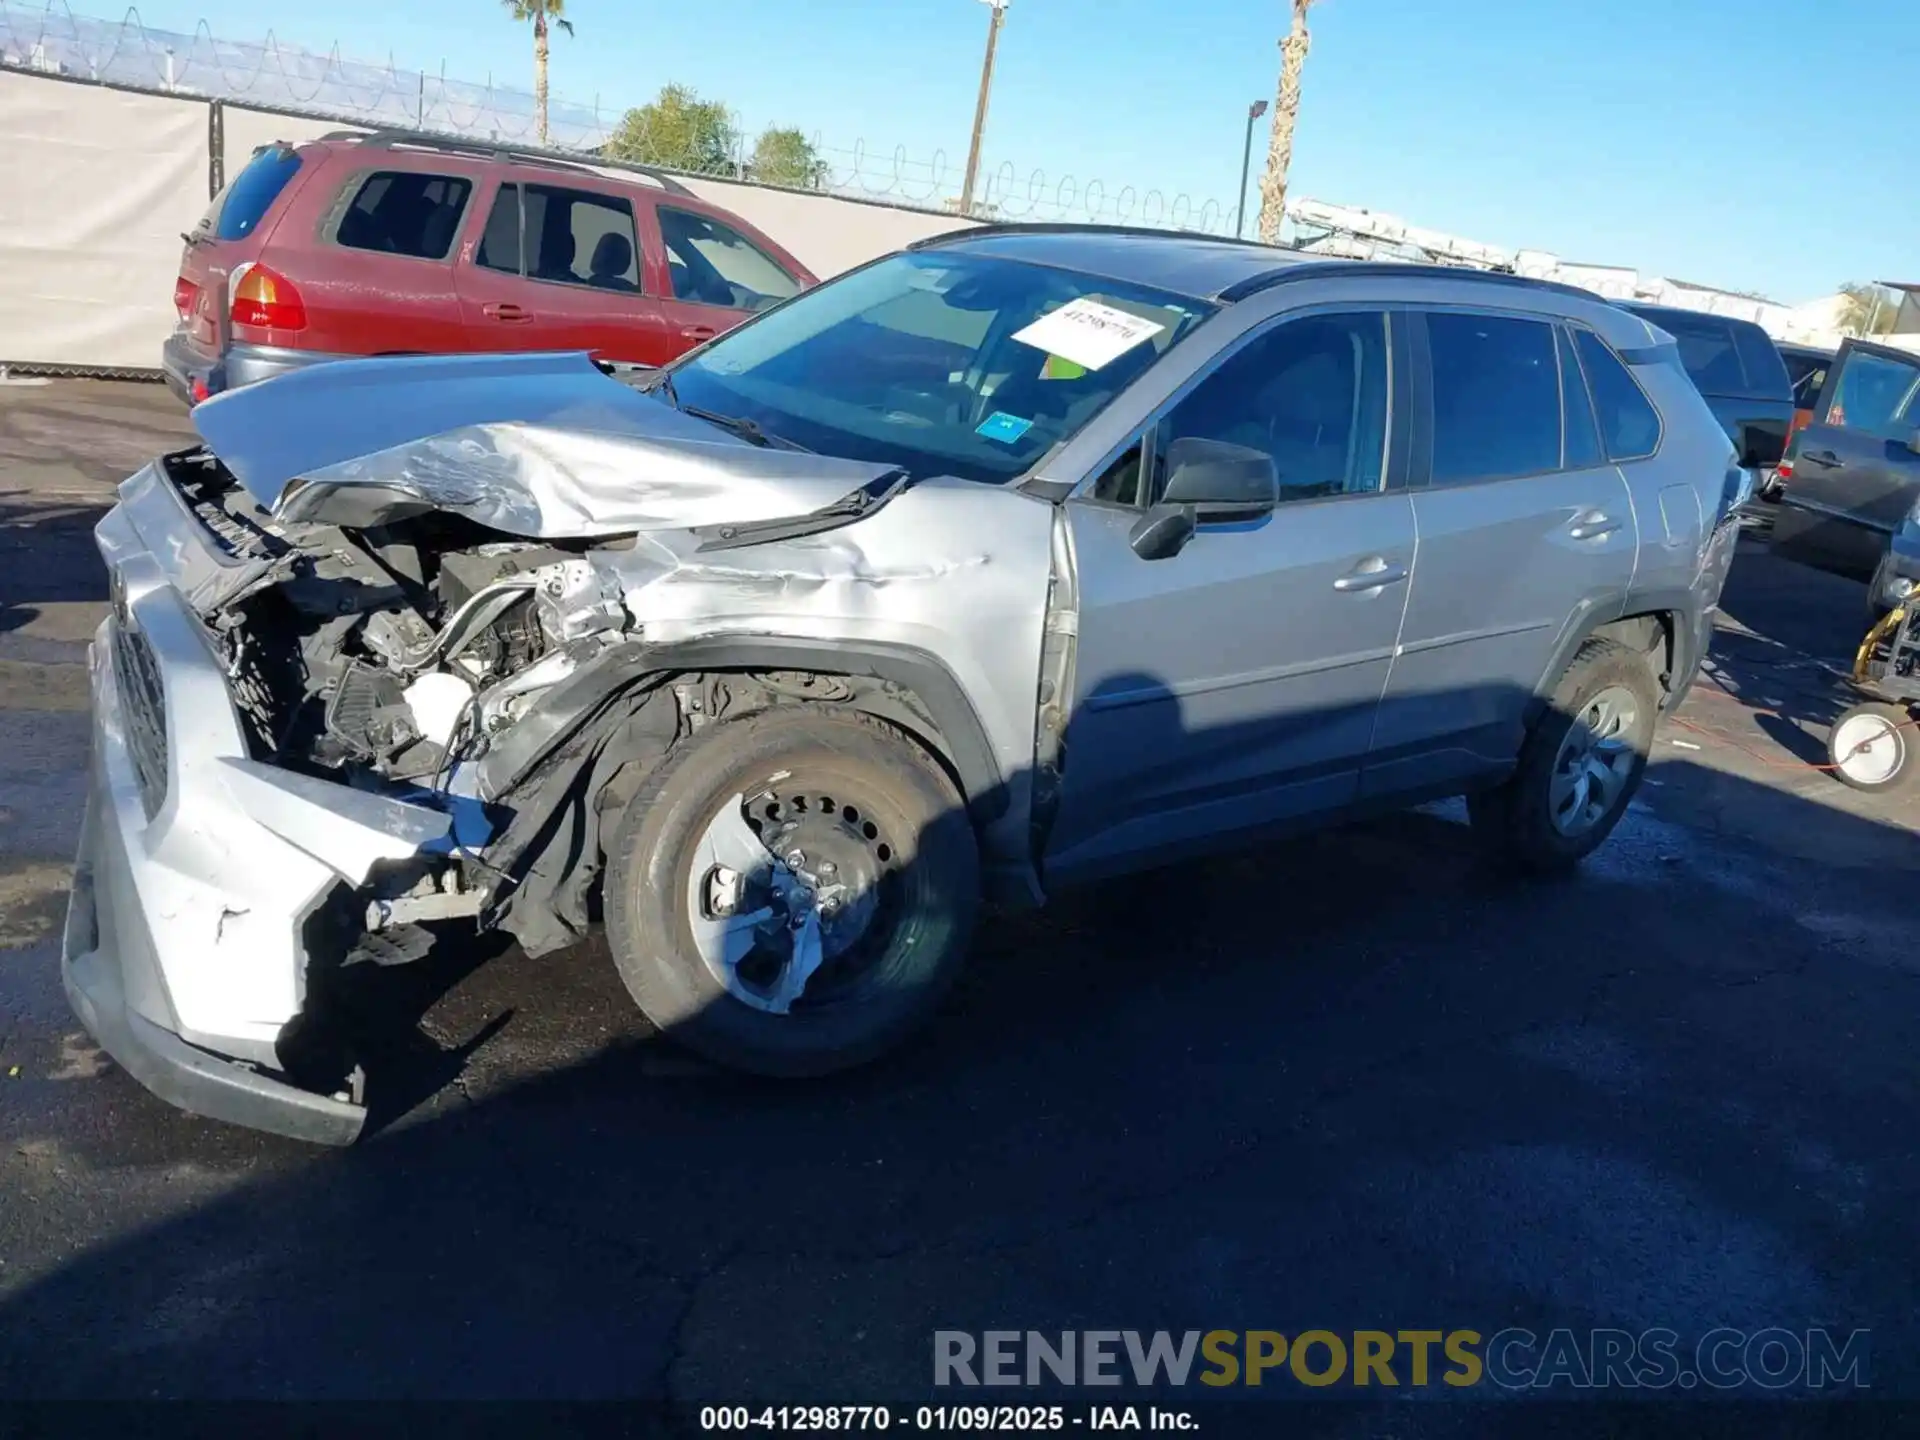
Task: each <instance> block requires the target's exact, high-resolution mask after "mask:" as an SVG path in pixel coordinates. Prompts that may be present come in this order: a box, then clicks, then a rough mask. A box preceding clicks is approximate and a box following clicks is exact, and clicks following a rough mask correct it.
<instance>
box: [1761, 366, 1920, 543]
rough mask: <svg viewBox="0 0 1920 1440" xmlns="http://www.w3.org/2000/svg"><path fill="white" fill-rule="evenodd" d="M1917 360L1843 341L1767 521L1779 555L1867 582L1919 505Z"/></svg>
mask: <svg viewBox="0 0 1920 1440" xmlns="http://www.w3.org/2000/svg"><path fill="white" fill-rule="evenodd" d="M1916 429H1920V356H1916V355H1912V354H1909V353H1907V352H1906V351H1904V350H1896V349H1893V348H1892V347H1890V346H1885V345H1869V344H1864V343H1862V342H1860V341H1858V340H1849V341H1847V342H1846V343H1845V344H1843V345H1842V346H1841V347H1840V353H1839V355H1838V356H1836V357H1835V359H1834V362H1833V365H1832V367H1831V368H1830V369H1829V370H1828V372H1827V383H1826V385H1825V387H1824V388H1823V389H1822V391H1821V394H1820V400H1819V403H1818V405H1817V406H1816V407H1815V410H1814V417H1813V423H1812V424H1810V425H1808V426H1807V427H1806V428H1804V429H1803V430H1801V431H1800V432H1799V433H1798V434H1797V435H1795V436H1794V440H1793V449H1792V451H1791V452H1790V453H1789V455H1788V464H1787V466H1785V467H1783V468H1784V469H1785V472H1786V493H1785V494H1784V495H1783V496H1782V497H1781V502H1780V512H1779V514H1778V515H1776V516H1775V518H1774V525H1773V548H1774V550H1775V551H1777V552H1778V553H1780V554H1782V555H1785V556H1787V557H1789V558H1790V559H1794V560H1799V561H1802V562H1803V563H1806V564H1810V565H1814V566H1817V567H1819V568H1820V569H1822V570H1830V571H1832V572H1834V573H1835V574H1840V575H1850V576H1853V577H1855V578H1858V579H1862V580H1864V579H1866V578H1868V577H1869V576H1871V575H1872V573H1873V570H1874V567H1875V566H1876V565H1878V564H1879V563H1880V558H1881V556H1883V555H1885V554H1886V552H1887V545H1888V542H1889V539H1890V537H1891V536H1892V534H1893V532H1894V531H1895V530H1896V529H1898V528H1899V526H1900V522H1901V521H1902V520H1903V519H1905V518H1906V516H1907V515H1908V514H1909V513H1910V512H1911V511H1912V510H1913V508H1914V502H1915V501H1916V500H1917V499H1920V453H1916V452H1915V450H1914V444H1915V441H1916V433H1915V432H1916Z"/></svg>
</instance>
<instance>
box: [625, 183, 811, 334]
mask: <svg viewBox="0 0 1920 1440" xmlns="http://www.w3.org/2000/svg"><path fill="white" fill-rule="evenodd" d="M648 210H649V213H650V216H651V218H652V227H651V228H652V229H653V231H654V232H655V235H656V236H657V238H656V239H655V240H654V241H653V244H652V247H651V248H652V249H653V250H654V253H655V254H657V255H658V256H659V257H660V259H659V264H658V266H657V268H656V270H655V274H656V275H657V277H658V283H657V284H656V285H654V286H652V287H650V288H652V289H654V290H655V291H656V293H657V294H658V295H659V296H660V301H659V309H660V312H661V315H662V317H663V320H664V323H665V324H666V326H667V329H668V331H669V333H670V334H672V335H673V336H674V337H675V338H676V340H677V342H678V344H679V350H678V351H676V352H675V353H676V354H678V353H682V352H684V351H687V350H691V349H692V348H693V347H694V346H696V345H704V344H705V343H706V342H707V341H709V340H711V339H713V337H714V336H716V335H719V334H721V333H723V332H724V331H727V330H731V329H732V328H733V327H734V326H736V325H738V324H739V323H740V322H741V321H743V320H746V319H748V318H749V317H751V316H753V315H755V314H757V313H759V312H760V311H762V310H764V309H766V308H767V307H768V306H770V305H774V304H777V303H778V302H780V301H782V300H785V299H787V298H788V297H790V296H793V295H797V294H799V293H800V291H801V289H802V288H803V286H802V282H801V280H799V279H798V278H796V277H795V276H793V275H792V274H790V273H789V272H788V270H787V269H786V267H785V266H783V265H782V264H781V263H780V262H779V261H778V260H776V259H775V258H774V257H773V256H772V255H770V254H768V253H767V251H766V250H765V249H764V248H763V247H761V246H760V245H757V244H755V243H754V242H753V241H752V240H751V239H749V238H748V237H747V236H746V235H745V234H744V233H742V232H741V231H740V229H739V228H738V227H736V226H733V225H729V224H727V223H726V222H725V221H723V220H720V219H718V218H716V217H714V216H711V215H708V214H706V213H705V212H703V211H697V210H691V209H685V208H682V207H680V206H677V205H674V204H671V203H670V202H668V201H664V200H662V201H657V202H655V203H654V204H653V205H651V206H649V207H648Z"/></svg>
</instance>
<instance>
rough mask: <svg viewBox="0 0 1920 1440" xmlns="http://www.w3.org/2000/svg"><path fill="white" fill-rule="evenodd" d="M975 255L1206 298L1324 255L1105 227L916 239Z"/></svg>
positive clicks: (1023, 228)
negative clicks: (1056, 268)
mask: <svg viewBox="0 0 1920 1440" xmlns="http://www.w3.org/2000/svg"><path fill="white" fill-rule="evenodd" d="M935 245H937V246H940V247H941V248H943V249H944V248H949V247H956V248H957V247H964V248H965V249H967V250H968V251H970V252H972V253H974V254H979V255H994V256H998V257H1000V258H1002V259H1006V260H1024V261H1027V262H1029V263H1030V264H1036V265H1057V266H1059V267H1061V268H1062V269H1067V270H1079V271H1083V272H1085V273H1087V274H1091V275H1100V276H1104V277H1105V278H1107V279H1109V280H1119V281H1123V282H1125V283H1127V284H1130V285H1140V286H1144V287H1145V288H1147V289H1149V290H1165V291H1168V292H1170V293H1172V294H1175V295H1186V296H1190V297H1191V298H1193V299H1196V300H1202V299H1205V300H1211V299H1216V298H1218V297H1220V296H1221V295H1224V294H1225V293H1226V292H1227V291H1229V290H1232V289H1234V288H1235V287H1237V286H1243V285H1246V284H1247V283H1249V282H1258V281H1263V280H1266V279H1268V278H1270V277H1272V276H1274V275H1277V274H1279V273H1281V272H1284V271H1287V270H1292V269H1296V268H1298V267H1299V266H1301V265H1324V264H1328V263H1332V262H1330V261H1329V260H1327V259H1325V258H1323V257H1319V256H1314V255H1305V254H1302V253H1301V252H1299V251H1297V250H1280V249H1276V248H1274V247H1272V246H1268V245H1259V244H1256V243H1254V242H1252V241H1249V240H1225V239H1221V238H1219V237H1216V236H1212V235H1189V234H1181V233H1178V232H1175V231H1169V230H1137V229H1127V228H1123V227H1120V226H1108V225H1005V226H998V225H987V226H981V227H979V228H978V229H972V230H959V231H952V232H949V233H947V234H945V235H939V236H935V237H933V238H932V239H931V240H923V241H921V242H919V244H917V245H915V246H914V247H913V248H914V249H916V250H917V249H922V248H927V247H930V246H935Z"/></svg>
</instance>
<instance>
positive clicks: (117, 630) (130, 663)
mask: <svg viewBox="0 0 1920 1440" xmlns="http://www.w3.org/2000/svg"><path fill="white" fill-rule="evenodd" d="M112 635H113V642H112V655H113V680H114V686H115V688H117V689H118V690H119V692H120V710H121V713H122V715H124V716H125V718H126V726H127V750H128V752H129V753H130V754H131V755H132V756H133V768H134V773H135V774H136V775H137V776H138V777H139V780H140V803H141V804H142V805H143V806H144V807H145V809H146V812H147V818H148V819H149V820H151V819H153V817H154V816H155V815H158V814H159V813H160V806H161V804H162V803H163V802H164V801H165V800H166V798H167V696H166V691H165V690H164V689H163V688H162V687H161V684H160V666H159V664H158V662H157V661H155V659H154V658H153V647H152V646H151V645H149V644H148V643H147V637H146V636H144V635H142V634H141V633H140V632H139V631H138V630H135V629H134V628H133V627H132V626H131V625H129V624H128V623H126V622H125V621H124V620H116V621H115V622H114V625H113V628H112Z"/></svg>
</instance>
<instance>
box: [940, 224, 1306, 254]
mask: <svg viewBox="0 0 1920 1440" xmlns="http://www.w3.org/2000/svg"><path fill="white" fill-rule="evenodd" d="M965 220H966V217H965V216H962V215H956V216H954V221H955V223H956V224H958V225H959V226H960V228H959V229H956V230H943V231H941V232H940V233H939V234H938V235H929V236H927V237H926V238H925V239H923V240H916V241H914V242H913V243H912V244H911V245H909V246H907V249H909V250H931V249H933V248H935V247H936V246H940V245H952V244H957V243H958V242H960V241H963V240H976V239H984V238H987V237H990V236H994V235H1132V236H1137V237H1138V238H1140V239H1142V240H1205V241H1207V242H1208V243H1210V244H1214V245H1240V246H1244V247H1246V248H1247V249H1250V250H1276V249H1279V247H1275V246H1272V245H1262V244H1261V243H1260V242H1259V241H1258V240H1244V239H1239V238H1237V237H1235V236H1232V235H1209V234H1206V233H1205V232H1204V231H1200V230H1154V229H1151V228H1149V227H1148V226H1145V225H1099V224H1095V223H1092V222H1090V221H1089V222H1081V221H1076V220H1040V221H1021V220H997V221H995V222H993V223H992V224H989V225H968V224H966V223H965ZM1280 253H1285V252H1284V250H1281V252H1280Z"/></svg>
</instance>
